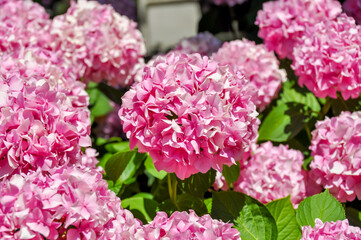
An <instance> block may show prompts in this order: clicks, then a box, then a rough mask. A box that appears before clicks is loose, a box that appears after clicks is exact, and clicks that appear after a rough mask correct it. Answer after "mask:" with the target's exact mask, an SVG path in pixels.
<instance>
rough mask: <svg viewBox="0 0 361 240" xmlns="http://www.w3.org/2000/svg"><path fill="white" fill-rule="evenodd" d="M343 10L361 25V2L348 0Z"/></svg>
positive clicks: (360, 0) (343, 5) (359, 0)
mask: <svg viewBox="0 0 361 240" xmlns="http://www.w3.org/2000/svg"><path fill="white" fill-rule="evenodd" d="M342 8H343V10H344V11H345V13H346V14H347V15H348V16H351V17H353V18H354V19H355V20H356V22H357V24H360V23H361V0H346V1H345V2H344V3H343V4H342Z"/></svg>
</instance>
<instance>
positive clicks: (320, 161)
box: [310, 112, 361, 202]
mask: <svg viewBox="0 0 361 240" xmlns="http://www.w3.org/2000/svg"><path fill="white" fill-rule="evenodd" d="M360 128H361V112H354V113H350V112H342V113H341V114H340V115H339V116H337V117H333V118H326V119H325V120H323V121H318V122H317V123H316V129H315V130H314V131H313V132H312V141H311V146H310V149H311V154H312V156H313V160H312V162H311V164H310V168H311V170H310V177H311V178H313V179H314V180H315V181H316V183H317V184H319V185H321V186H322V187H324V188H328V189H329V190H330V193H331V194H332V195H333V196H334V197H336V198H337V199H338V200H339V201H340V202H346V201H353V200H354V199H355V198H356V196H357V198H358V199H359V200H361V132H360Z"/></svg>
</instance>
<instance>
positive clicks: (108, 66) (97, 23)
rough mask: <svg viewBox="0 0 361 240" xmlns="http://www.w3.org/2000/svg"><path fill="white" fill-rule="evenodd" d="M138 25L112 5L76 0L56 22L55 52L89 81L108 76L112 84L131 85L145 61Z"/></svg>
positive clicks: (54, 22)
mask: <svg viewBox="0 0 361 240" xmlns="http://www.w3.org/2000/svg"><path fill="white" fill-rule="evenodd" d="M136 27H137V24H136V23H135V22H133V21H132V20H130V19H129V18H127V17H125V16H120V15H119V14H118V13H116V12H115V11H114V9H113V8H112V7H111V6H109V5H102V4H100V3H98V2H96V1H89V2H88V1H86V0H79V1H78V2H77V3H75V2H72V4H71V6H70V8H69V9H68V11H67V13H66V14H64V15H60V16H57V17H55V18H54V20H53V22H52V26H51V35H52V37H53V43H52V47H53V51H55V52H57V53H58V54H60V55H61V56H62V57H63V58H64V60H65V62H66V63H67V66H68V67H69V68H74V70H73V72H77V73H78V78H82V77H83V78H84V81H85V82H89V81H94V82H100V81H102V80H104V79H106V80H107V81H108V83H109V84H110V85H113V86H118V85H120V86H127V85H130V84H131V83H132V82H133V78H134V76H135V75H136V74H137V71H138V70H139V69H141V67H142V63H143V61H144V60H143V56H144V54H145V44H144V40H143V37H142V34H141V33H140V31H139V30H138V29H137V28H136Z"/></svg>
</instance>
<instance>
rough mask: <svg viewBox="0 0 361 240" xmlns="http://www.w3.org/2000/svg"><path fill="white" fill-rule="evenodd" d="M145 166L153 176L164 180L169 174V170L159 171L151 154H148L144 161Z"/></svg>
mask: <svg viewBox="0 0 361 240" xmlns="http://www.w3.org/2000/svg"><path fill="white" fill-rule="evenodd" d="M144 166H145V169H146V170H147V172H148V173H149V174H151V175H152V176H153V177H156V178H158V179H160V180H162V179H164V178H165V176H167V172H165V171H163V170H160V171H158V170H157V169H156V168H155V166H154V163H153V159H152V158H151V157H150V156H149V155H147V158H146V160H145V162H144Z"/></svg>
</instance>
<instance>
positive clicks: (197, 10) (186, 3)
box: [34, 0, 343, 59]
mask: <svg viewBox="0 0 361 240" xmlns="http://www.w3.org/2000/svg"><path fill="white" fill-rule="evenodd" d="M34 1H36V2H38V3H40V4H42V5H43V6H44V7H45V8H46V9H47V11H48V12H49V14H50V15H51V16H52V17H54V16H56V15H59V14H63V13H65V12H66V10H67V8H68V7H69V5H70V0H34ZM97 1H98V2H100V3H103V4H111V5H112V6H113V7H114V9H115V10H116V11H117V12H119V13H120V14H122V15H126V16H128V17H129V18H131V19H133V20H134V21H136V22H138V27H139V29H140V30H141V31H142V33H143V36H144V38H145V39H146V46H147V57H148V59H149V58H150V57H151V56H153V55H155V54H157V53H161V52H166V51H167V50H169V49H172V48H173V47H174V45H176V44H177V43H178V42H179V41H180V40H181V39H183V38H186V37H191V36H195V35H196V34H197V33H200V32H206V31H207V32H210V33H212V34H213V35H215V36H216V37H217V38H218V39H219V40H221V41H230V40H234V39H240V38H243V37H244V38H247V39H249V40H253V41H256V42H257V43H260V42H261V40H260V39H259V38H258V37H257V32H258V28H257V26H255V25H254V22H255V19H256V15H257V11H258V10H260V9H261V8H262V4H263V3H264V2H266V1H267V0H234V1H233V2H234V3H235V4H234V5H233V6H229V5H228V4H229V2H230V1H228V4H227V3H225V1H223V0H97ZM340 2H341V3H342V2H343V0H340Z"/></svg>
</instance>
